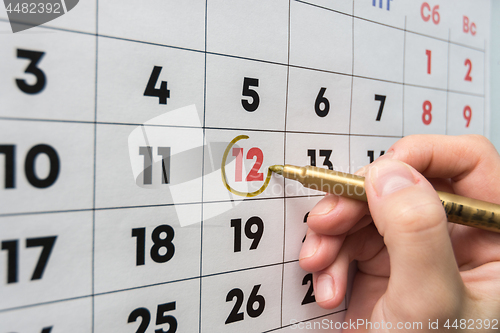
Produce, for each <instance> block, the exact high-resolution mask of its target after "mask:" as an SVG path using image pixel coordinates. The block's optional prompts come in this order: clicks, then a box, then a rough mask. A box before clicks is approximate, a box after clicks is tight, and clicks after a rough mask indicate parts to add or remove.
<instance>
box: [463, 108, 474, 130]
mask: <svg viewBox="0 0 500 333" xmlns="http://www.w3.org/2000/svg"><path fill="white" fill-rule="evenodd" d="M464 119H465V120H466V121H467V124H465V127H469V125H470V120H471V119H472V109H471V108H470V106H468V105H466V106H465V108H464Z"/></svg>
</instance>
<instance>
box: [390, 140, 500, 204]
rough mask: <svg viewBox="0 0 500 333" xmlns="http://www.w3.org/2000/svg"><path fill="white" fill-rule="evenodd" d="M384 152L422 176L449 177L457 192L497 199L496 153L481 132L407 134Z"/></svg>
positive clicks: (498, 167) (498, 169)
mask: <svg viewBox="0 0 500 333" xmlns="http://www.w3.org/2000/svg"><path fill="white" fill-rule="evenodd" d="M386 155H388V156H387V157H390V158H393V159H398V160H400V161H403V162H405V163H407V164H409V165H411V166H412V167H413V168H415V169H416V170H417V171H418V172H420V173H421V174H422V175H424V176H425V177H426V178H448V179H451V185H452V187H453V190H454V191H455V193H457V194H462V195H467V196H468V197H472V198H476V199H480V200H486V201H490V202H492V201H494V202H497V203H500V177H499V176H498V175H500V156H499V155H498V152H497V150H496V149H495V147H494V146H493V145H492V144H491V142H490V141H489V140H488V139H486V138H485V137H483V136H481V135H461V136H449V135H410V136H407V137H404V138H403V139H401V140H399V141H398V142H396V143H395V144H394V145H392V147H391V148H390V149H389V150H388V151H387V153H386ZM387 157H386V158H387Z"/></svg>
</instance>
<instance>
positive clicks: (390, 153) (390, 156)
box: [379, 149, 394, 158]
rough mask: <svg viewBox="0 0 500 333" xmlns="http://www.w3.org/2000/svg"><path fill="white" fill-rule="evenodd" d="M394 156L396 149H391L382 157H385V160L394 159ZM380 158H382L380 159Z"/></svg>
mask: <svg viewBox="0 0 500 333" xmlns="http://www.w3.org/2000/svg"><path fill="white" fill-rule="evenodd" d="M393 155H394V149H389V150H388V151H386V152H385V154H384V155H382V156H381V157H384V156H385V158H392V156H393ZM379 158H380V157H379Z"/></svg>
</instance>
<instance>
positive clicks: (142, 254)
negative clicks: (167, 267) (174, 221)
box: [132, 224, 175, 266]
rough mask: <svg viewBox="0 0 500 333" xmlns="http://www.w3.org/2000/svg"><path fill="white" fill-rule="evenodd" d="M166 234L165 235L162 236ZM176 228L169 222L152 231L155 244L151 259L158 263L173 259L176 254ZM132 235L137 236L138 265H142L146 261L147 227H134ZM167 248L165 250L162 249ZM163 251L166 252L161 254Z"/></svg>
mask: <svg viewBox="0 0 500 333" xmlns="http://www.w3.org/2000/svg"><path fill="white" fill-rule="evenodd" d="M162 235H164V236H162ZM174 236H175V231H174V228H172V227H171V226H169V225H168V224H163V225H160V226H158V227H156V228H155V229H154V230H153V232H152V233H151V240H152V241H153V246H152V247H151V250H150V255H151V259H152V260H153V261H154V262H156V263H165V262H167V261H169V260H170V259H172V257H173V256H174V254H175V246H174V243H172V241H173V240H174ZM132 237H136V238H137V240H136V260H135V262H136V266H142V265H145V263H146V228H135V229H132ZM162 249H165V250H162ZM162 252H165V253H163V254H161V253H162Z"/></svg>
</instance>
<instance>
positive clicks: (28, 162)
mask: <svg viewBox="0 0 500 333" xmlns="http://www.w3.org/2000/svg"><path fill="white" fill-rule="evenodd" d="M0 154H4V155H5V185H4V186H5V188H15V187H16V177H15V171H16V146H15V145H0ZM40 154H45V155H47V157H48V158H49V162H50V170H49V174H48V175H47V177H46V178H44V179H41V178H38V176H37V174H36V170H35V160H36V158H37V157H38V155H40ZM59 170H60V163H59V155H57V152H56V150H55V149H54V148H52V147H51V146H49V145H46V144H40V145H36V146H34V147H32V148H31V149H30V150H29V151H28V154H27V155H26V159H25V162H24V173H25V174H26V178H27V179H28V182H29V183H30V184H31V185H33V186H34V187H36V188H47V187H49V186H52V185H53V184H54V183H55V182H56V180H57V177H58V176H59Z"/></svg>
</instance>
